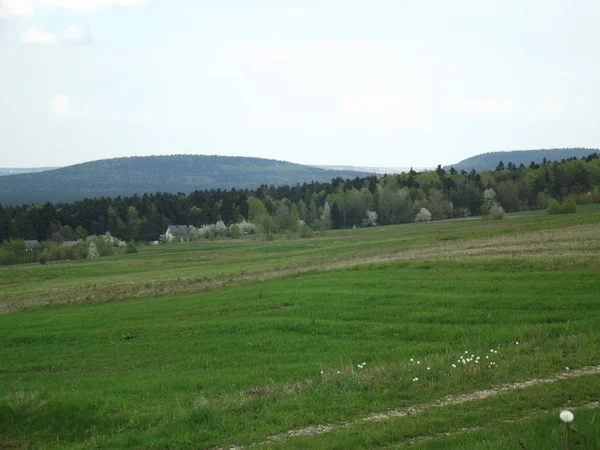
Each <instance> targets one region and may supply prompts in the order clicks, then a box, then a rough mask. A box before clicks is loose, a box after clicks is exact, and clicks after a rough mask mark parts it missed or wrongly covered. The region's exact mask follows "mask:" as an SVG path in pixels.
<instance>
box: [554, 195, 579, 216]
mask: <svg viewBox="0 0 600 450" xmlns="http://www.w3.org/2000/svg"><path fill="white" fill-rule="evenodd" d="M576 212H577V203H575V199H574V198H573V197H569V198H568V199H567V200H565V201H564V202H562V203H558V201H556V200H555V199H552V200H550V205H549V206H548V214H573V213H576Z"/></svg>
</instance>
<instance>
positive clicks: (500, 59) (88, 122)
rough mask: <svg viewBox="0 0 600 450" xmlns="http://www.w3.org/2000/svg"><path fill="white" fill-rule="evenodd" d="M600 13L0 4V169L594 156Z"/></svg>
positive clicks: (581, 4) (500, 4)
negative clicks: (576, 150) (136, 158)
mask: <svg viewBox="0 0 600 450" xmlns="http://www.w3.org/2000/svg"><path fill="white" fill-rule="evenodd" d="M599 23H600V2H598V1H597V0H590V1H570V2H567V1H563V0H557V1H534V0H527V1H523V0H517V1H513V0H503V1H496V2H493V1H480V0H473V1H460V0H453V1H448V0H442V1H428V0H422V1H416V0H415V1H408V0H407V1H404V0H403V1H400V0H390V1H378V0H370V1H352V0H339V1H337V0H336V1H327V0H322V1H316V0H315V1H311V0H303V1H296V2H291V1H285V0H272V1H260V0H255V1H248V0H247V1H242V0H221V1H217V0H214V1H203V0H0V167H33V166H58V165H68V164H74V163H78V162H83V161H90V160H95V159H103V158H112V157H118V156H132V155H152V154H175V153H196V154H220V155H240V156H259V157H265V158H276V159H283V160H288V161H293V162H299V163H307V164H310V163H312V164H337V165H342V164H344V165H368V166H402V167H406V166H410V165H413V166H416V167H424V166H425V167H427V166H435V165H437V164H439V163H441V164H449V163H454V162H457V161H459V160H461V159H463V158H465V157H468V156H472V155H474V154H477V153H483V152H487V151H497V150H514V149H535V148H549V147H566V146H568V147H571V146H573V147H575V146H577V147H599V146H600V107H599V106H600V26H599Z"/></svg>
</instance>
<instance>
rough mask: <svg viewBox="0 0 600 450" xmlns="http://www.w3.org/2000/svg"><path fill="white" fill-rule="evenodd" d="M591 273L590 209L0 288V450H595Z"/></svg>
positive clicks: (383, 230) (98, 264) (146, 253)
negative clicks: (571, 429)
mask: <svg viewBox="0 0 600 450" xmlns="http://www.w3.org/2000/svg"><path fill="white" fill-rule="evenodd" d="M599 274H600V208H598V207H597V206H588V207H584V208H580V212H579V213H577V214H569V215H560V216H557V215H553V216H549V215H546V214H521V215H508V216H507V217H506V218H505V219H503V220H500V221H482V220H481V219H477V218H469V219H460V220H450V221H443V222H433V223H423V224H409V225H397V226H390V227H379V228H365V229H358V230H345V231H331V232H326V233H324V234H323V235H315V236H314V237H313V238H310V239H294V238H292V239H286V238H285V237H284V236H281V237H278V239H276V240H275V241H272V242H264V241H261V240H259V239H256V240H244V241H215V242H211V241H207V242H201V243H189V244H173V245H165V246H160V247H149V248H146V249H144V250H143V251H141V252H140V253H139V254H135V255H122V256H118V257H114V258H99V259H97V260H92V261H77V262H65V263H48V264H46V265H22V266H11V267H4V268H0V448H31V449H42V448H60V449H88V448H97V449H112V448H136V449H137V448H143V449H165V448H168V449H179V448H181V449H197V448H215V449H216V448H248V447H253V448H280V449H290V448H292V449H293V448H298V449H304V448H315V449H318V448H339V449H347V448H365V449H370V448H404V447H407V446H411V447H413V448H419V449H434V448H435V449H438V448H448V449H463V448H471V449H507V448H515V449H518V448H523V447H520V445H519V439H522V442H523V445H524V446H525V448H527V449H549V448H557V449H558V448H566V445H567V443H566V430H565V425H564V424H563V423H562V422H560V420H559V418H558V414H559V412H560V411H561V409H565V408H568V409H570V410H571V411H573V412H574V414H575V421H574V423H573V425H574V426H575V427H576V428H577V430H578V431H579V432H581V433H583V434H584V435H585V440H584V438H583V437H582V436H579V435H575V436H573V442H572V447H573V448H585V447H584V444H585V443H586V441H587V448H589V449H593V448H600V403H599V401H600V332H599V329H600V279H599V277H598V275H599ZM463 361H464V362H463Z"/></svg>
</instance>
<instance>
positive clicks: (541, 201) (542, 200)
mask: <svg viewBox="0 0 600 450" xmlns="http://www.w3.org/2000/svg"><path fill="white" fill-rule="evenodd" d="M535 205H536V206H537V208H538V209H546V208H548V206H549V205H548V194H546V193H545V192H538V193H537V195H536V196H535Z"/></svg>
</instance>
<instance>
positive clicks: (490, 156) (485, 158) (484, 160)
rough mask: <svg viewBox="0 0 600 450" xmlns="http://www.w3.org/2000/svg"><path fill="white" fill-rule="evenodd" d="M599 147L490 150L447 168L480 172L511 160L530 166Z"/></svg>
mask: <svg viewBox="0 0 600 450" xmlns="http://www.w3.org/2000/svg"><path fill="white" fill-rule="evenodd" d="M599 151H600V150H598V149H597V148H553V149H540V150H513V151H506V152H490V153H482V154H481V155H476V156H471V157H470V158H467V159H463V160H462V161H460V162H458V163H456V164H451V165H449V166H447V167H446V168H448V169H449V168H450V167H454V168H455V169H456V170H459V171H460V170H466V171H467V172H468V171H470V170H472V169H475V170H476V171H478V172H481V171H484V170H495V169H496V167H497V166H498V163H500V162H502V163H503V164H504V165H507V164H508V163H509V162H511V163H513V164H515V165H516V166H519V165H521V164H523V165H524V166H528V165H530V164H531V162H532V161H533V162H534V163H536V164H539V163H541V162H543V161H544V158H545V159H546V161H562V160H563V159H569V158H573V157H575V158H582V157H585V156H588V155H591V154H592V153H598V152H599Z"/></svg>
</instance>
